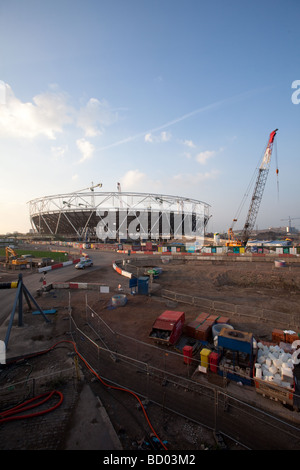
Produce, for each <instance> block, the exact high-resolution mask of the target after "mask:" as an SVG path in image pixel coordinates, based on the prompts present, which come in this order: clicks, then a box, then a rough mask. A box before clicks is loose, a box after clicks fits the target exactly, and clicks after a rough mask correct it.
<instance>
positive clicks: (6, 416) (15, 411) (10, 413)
mask: <svg viewBox="0 0 300 470" xmlns="http://www.w3.org/2000/svg"><path fill="white" fill-rule="evenodd" d="M55 394H56V395H58V396H59V401H58V402H57V403H56V404H55V405H53V406H52V407H51V408H47V409H46V410H42V411H37V412H35V413H28V414H23V415H19V413H22V412H24V411H28V410H31V409H33V408H36V407H38V406H40V405H43V404H44V403H46V402H47V401H48V400H50V398H52V396H53V395H55ZM39 399H41V401H39V402H37V403H35V402H36V401H37V400H39ZM63 399H64V397H63V394H62V393H61V392H59V391H58V390H54V391H52V392H49V393H43V394H41V395H39V396H37V397H34V398H31V399H29V400H27V401H25V402H24V403H21V404H20V405H17V406H14V407H13V408H10V409H9V410H7V411H4V412H3V413H1V414H0V423H5V422H7V421H14V420H17V419H27V418H32V417H34V416H41V415H43V414H46V413H49V412H50V411H53V410H55V409H56V408H58V407H59V406H60V405H61V403H62V402H63Z"/></svg>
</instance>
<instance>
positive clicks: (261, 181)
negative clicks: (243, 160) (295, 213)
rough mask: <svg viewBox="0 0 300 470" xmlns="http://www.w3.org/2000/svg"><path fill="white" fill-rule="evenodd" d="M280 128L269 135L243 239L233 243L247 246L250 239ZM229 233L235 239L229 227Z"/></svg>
mask: <svg viewBox="0 0 300 470" xmlns="http://www.w3.org/2000/svg"><path fill="white" fill-rule="evenodd" d="M277 131H278V129H275V131H273V132H271V134H270V136H269V141H268V144H267V147H266V150H265V152H264V156H263V159H262V161H261V164H260V166H259V168H258V176H257V179H256V183H255V187H254V191H253V195H252V198H251V203H250V207H249V210H248V214H247V218H246V222H245V225H244V228H243V231H242V235H241V239H240V242H239V241H237V240H236V241H235V243H233V244H237V245H240V246H245V245H246V244H247V242H248V240H249V237H250V234H251V232H252V230H253V227H254V224H255V221H256V217H257V214H258V210H259V207H260V203H261V200H262V196H263V192H264V189H265V185H266V181H267V177H268V173H269V168H270V163H271V155H272V150H273V143H274V139H275V136H276V132H277ZM229 235H230V238H231V239H234V237H233V232H232V229H229Z"/></svg>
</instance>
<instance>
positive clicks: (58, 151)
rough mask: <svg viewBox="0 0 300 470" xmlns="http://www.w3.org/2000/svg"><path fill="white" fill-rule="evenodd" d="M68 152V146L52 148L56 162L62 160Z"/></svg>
mask: <svg viewBox="0 0 300 470" xmlns="http://www.w3.org/2000/svg"><path fill="white" fill-rule="evenodd" d="M67 151H68V146H67V145H61V146H56V147H55V146H52V147H51V153H52V156H53V158H54V160H60V159H62V158H63V157H64V156H65V154H66V152H67Z"/></svg>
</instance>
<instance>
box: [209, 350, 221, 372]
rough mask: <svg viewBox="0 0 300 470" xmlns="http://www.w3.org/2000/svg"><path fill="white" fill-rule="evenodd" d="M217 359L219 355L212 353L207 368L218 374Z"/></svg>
mask: <svg viewBox="0 0 300 470" xmlns="http://www.w3.org/2000/svg"><path fill="white" fill-rule="evenodd" d="M219 357H220V355H219V354H218V353H216V352H212V353H211V354H210V356H209V368H210V370H211V371H212V372H214V373H217V372H218V365H219Z"/></svg>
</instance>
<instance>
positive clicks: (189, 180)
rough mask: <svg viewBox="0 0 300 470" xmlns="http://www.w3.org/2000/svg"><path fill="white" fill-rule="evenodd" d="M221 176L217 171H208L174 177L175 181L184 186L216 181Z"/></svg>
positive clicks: (180, 174)
mask: <svg viewBox="0 0 300 470" xmlns="http://www.w3.org/2000/svg"><path fill="white" fill-rule="evenodd" d="M218 175H219V172H218V171H217V170H211V171H206V172H205V173H201V172H198V173H195V174H192V173H179V174H177V175H174V176H173V181H175V182H176V183H178V184H182V185H184V186H191V185H196V184H199V183H201V182H203V181H207V180H213V179H216V178H217V177H218Z"/></svg>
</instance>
